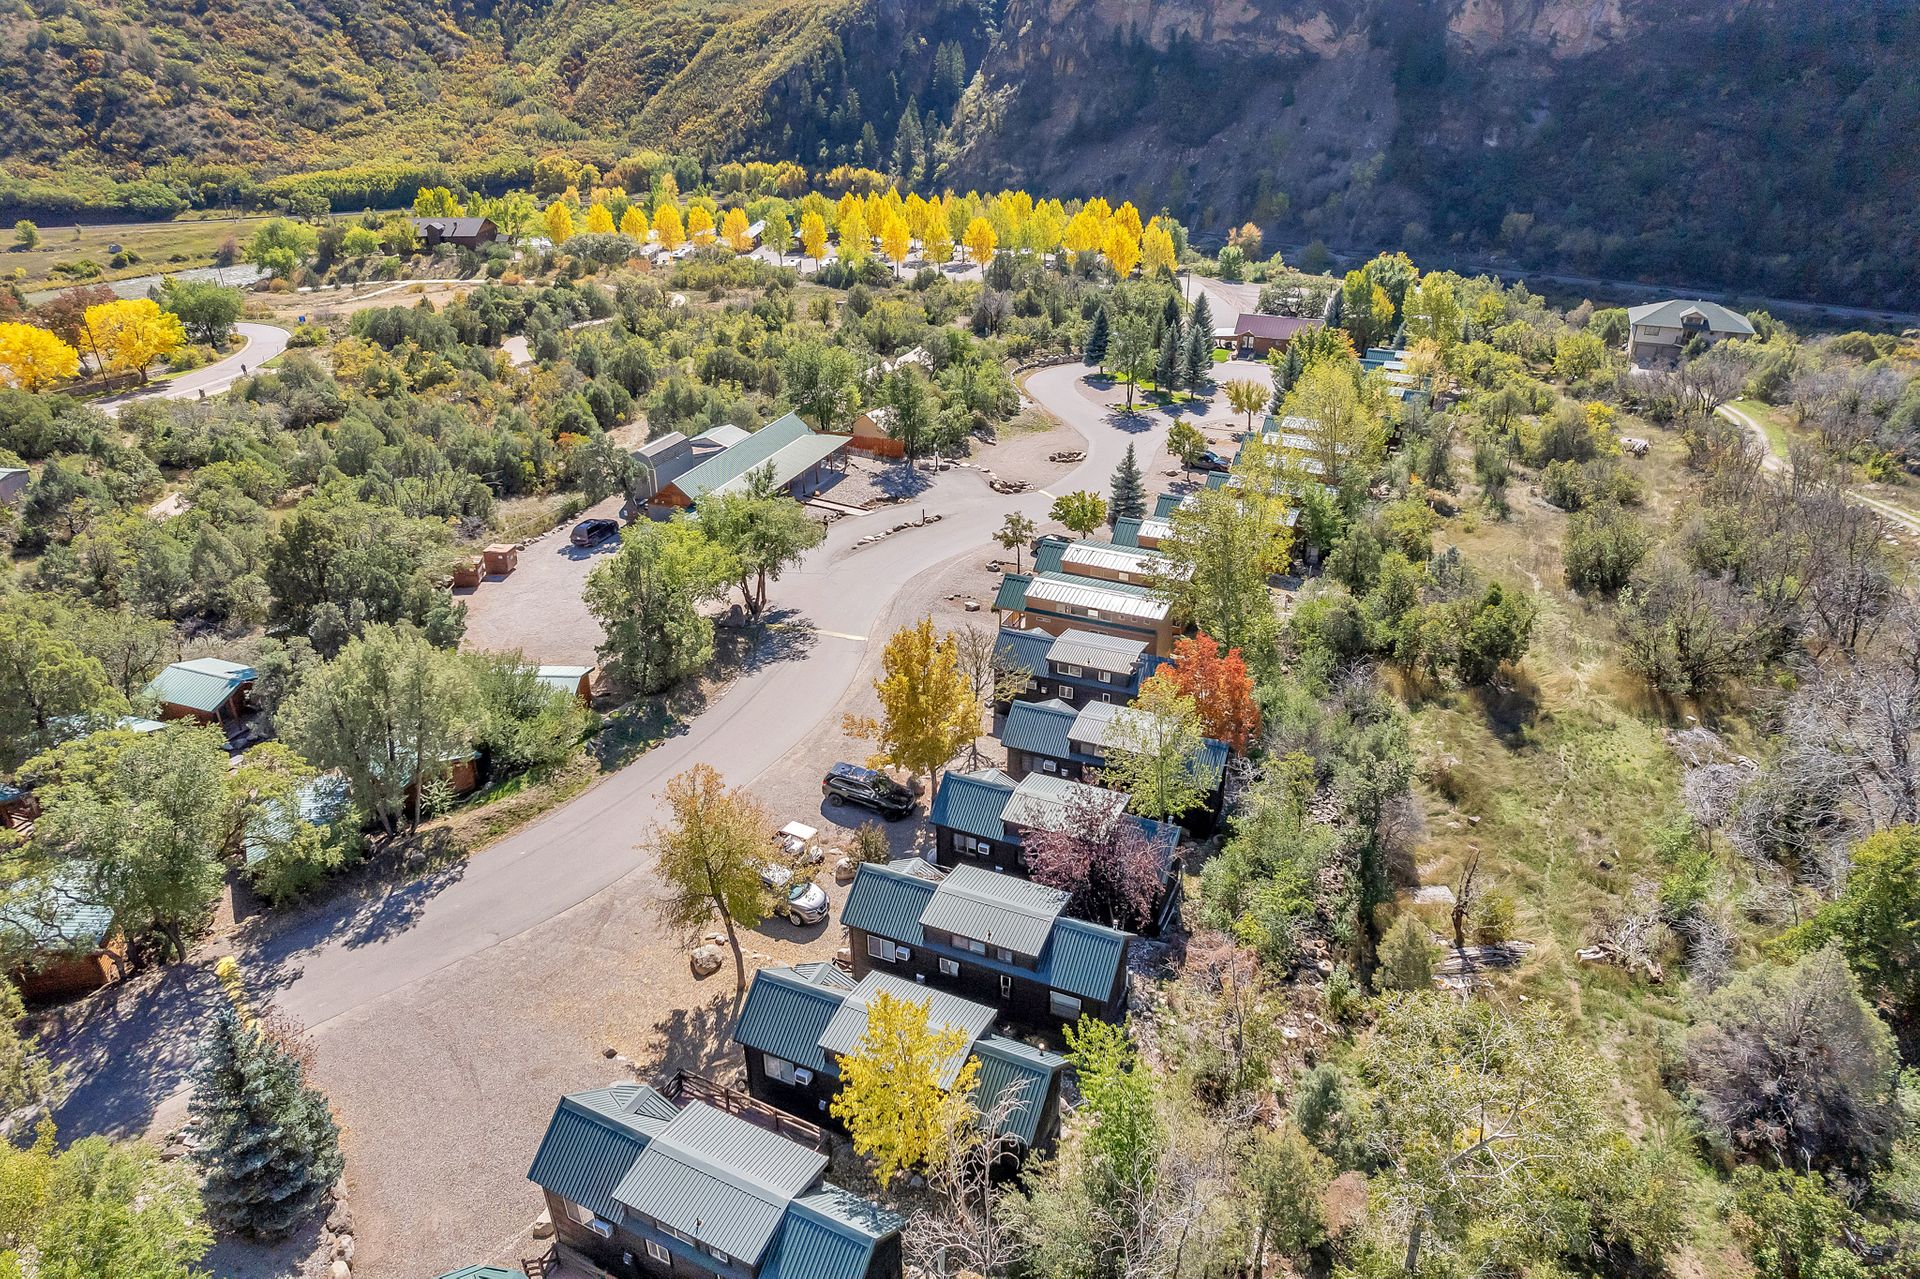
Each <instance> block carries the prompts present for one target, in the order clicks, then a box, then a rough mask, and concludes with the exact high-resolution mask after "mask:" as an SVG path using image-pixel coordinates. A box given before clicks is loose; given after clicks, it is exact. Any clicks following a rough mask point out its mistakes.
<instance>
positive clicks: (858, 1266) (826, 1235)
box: [760, 1182, 906, 1279]
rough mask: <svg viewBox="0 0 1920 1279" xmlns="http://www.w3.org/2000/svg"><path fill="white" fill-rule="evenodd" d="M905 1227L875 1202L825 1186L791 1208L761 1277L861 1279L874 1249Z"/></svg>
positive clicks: (827, 1184)
mask: <svg viewBox="0 0 1920 1279" xmlns="http://www.w3.org/2000/svg"><path fill="white" fill-rule="evenodd" d="M905 1224H906V1223H905V1222H904V1221H902V1220H901V1219H900V1218H899V1217H897V1216H895V1215H894V1214H893V1213H890V1212H888V1211H886V1210H885V1209H884V1208H881V1207H879V1206H878V1205H877V1204H874V1203H872V1202H871V1201H869V1200H866V1199H862V1198H861V1197H860V1196H858V1195H855V1194H851V1193H849V1192H847V1191H845V1190H842V1189H840V1187H838V1186H835V1185H833V1184H831V1183H829V1182H822V1183H821V1184H820V1187H819V1188H818V1189H817V1190H812V1191H809V1192H807V1193H806V1194H804V1195H801V1196H798V1197H797V1198H795V1199H794V1201H793V1203H792V1204H791V1205H789V1207H788V1209H787V1216H786V1221H785V1223H784V1224H783V1225H782V1227H781V1230H780V1235H779V1238H778V1239H776V1240H775V1241H774V1244H773V1247H772V1248H771V1249H770V1250H769V1252H768V1254H767V1261H766V1264H765V1265H764V1266H762V1267H761V1270H760V1279H859V1277H860V1276H862V1275H864V1274H866V1272H867V1266H868V1263H869V1259H870V1258H871V1257H872V1256H873V1248H874V1245H875V1244H877V1243H879V1242H880V1240H882V1239H885V1238H886V1237H887V1236H889V1235H893V1234H897V1233H899V1231H900V1229H901V1227H902V1226H904V1225H905Z"/></svg>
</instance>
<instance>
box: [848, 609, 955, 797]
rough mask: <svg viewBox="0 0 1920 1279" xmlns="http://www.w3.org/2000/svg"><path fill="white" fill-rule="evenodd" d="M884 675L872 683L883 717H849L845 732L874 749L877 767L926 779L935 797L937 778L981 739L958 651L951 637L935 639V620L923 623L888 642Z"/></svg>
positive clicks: (882, 665) (904, 629)
mask: <svg viewBox="0 0 1920 1279" xmlns="http://www.w3.org/2000/svg"><path fill="white" fill-rule="evenodd" d="M880 669H881V675H880V678H879V679H877V680H875V681H874V683H873V690H874V692H875V693H876V694H877V695H878V696H879V699H880V714H879V715H878V716H869V715H848V716H847V717H846V719H845V722H844V726H845V729H846V731H847V732H848V733H850V734H852V735H853V736H855V737H864V738H866V739H867V740H868V741H871V742H872V743H873V744H874V746H875V748H876V749H875V752H874V755H873V757H872V762H873V763H874V764H875V765H876V766H881V767H883V766H889V765H890V766H893V767H896V768H903V769H905V770H906V771H907V772H908V773H910V774H912V775H913V776H915V777H919V778H925V779H926V784H927V790H928V793H929V794H931V793H932V790H933V781H934V775H935V774H936V773H938V772H939V770H940V769H941V768H942V767H944V766H945V765H946V763H947V761H948V760H950V759H952V758H953V757H954V756H955V755H957V754H959V753H960V751H961V750H963V749H964V748H965V747H966V746H967V745H968V744H969V743H971V742H972V741H973V740H974V739H975V738H976V737H978V736H979V735H980V715H981V709H982V707H981V702H980V698H979V696H978V695H977V694H976V693H975V692H974V687H973V682H972V681H971V680H970V679H969V678H968V675H967V672H966V671H965V670H963V669H962V668H961V661H960V645H959V643H958V641H957V640H956V639H955V638H954V636H952V635H945V636H939V637H936V636H935V634H934V630H933V619H932V618H931V617H923V618H921V619H920V621H919V622H917V623H915V624H914V625H912V626H905V627H902V628H901V629H900V630H898V631H896V632H894V634H893V636H892V638H890V639H888V641H887V645H886V648H885V649H884V650H883V652H882V653H881V657H880Z"/></svg>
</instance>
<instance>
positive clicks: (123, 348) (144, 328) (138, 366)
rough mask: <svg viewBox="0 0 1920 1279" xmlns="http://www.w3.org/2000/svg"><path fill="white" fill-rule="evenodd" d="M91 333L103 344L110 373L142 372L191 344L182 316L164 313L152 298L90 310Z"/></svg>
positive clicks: (143, 375)
mask: <svg viewBox="0 0 1920 1279" xmlns="http://www.w3.org/2000/svg"><path fill="white" fill-rule="evenodd" d="M86 324H87V330H88V331H89V332H90V333H92V334H93V336H94V340H95V341H96V342H98V343H99V344H100V354H101V356H102V357H103V358H104V359H105V360H106V362H107V372H109V373H138V374H139V375H140V380H141V381H142V382H143V383H144V382H145V381H146V380H147V368H148V367H149V366H150V365H151V364H152V363H153V362H154V361H155V360H157V359H160V358H161V357H163V356H167V355H171V354H173V353H174V352H175V351H177V350H179V349H180V348H181V347H183V346H185V345H186V344H187V331H186V330H185V329H184V328H182V327H181V325H180V317H179V316H177V315H173V314H171V313H169V312H166V311H162V310H161V309H160V304H159V303H158V302H155V301H154V300H153V299H152V298H120V299H118V300H116V301H113V302H100V303H97V304H95V305H93V306H90V307H88V308H87V311H86Z"/></svg>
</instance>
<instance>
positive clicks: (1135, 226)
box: [1113, 200, 1141, 241]
mask: <svg viewBox="0 0 1920 1279" xmlns="http://www.w3.org/2000/svg"><path fill="white" fill-rule="evenodd" d="M1113 221H1114V222H1115V223H1116V224H1118V225H1120V226H1123V227H1125V228H1126V229H1127V234H1128V235H1131V236H1132V237H1133V238H1134V239H1135V240H1136V241H1137V240H1138V239H1139V238H1140V231H1141V226H1140V210H1138V209H1136V208H1134V207H1133V201H1131V200H1128V201H1127V202H1126V203H1125V204H1122V205H1121V206H1120V207H1119V208H1117V209H1115V210H1114V211H1113Z"/></svg>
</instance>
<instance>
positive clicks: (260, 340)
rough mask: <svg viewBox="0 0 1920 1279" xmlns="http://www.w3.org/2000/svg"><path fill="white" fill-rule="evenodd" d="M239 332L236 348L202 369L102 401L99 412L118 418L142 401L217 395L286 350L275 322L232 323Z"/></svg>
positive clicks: (285, 334) (283, 335)
mask: <svg viewBox="0 0 1920 1279" xmlns="http://www.w3.org/2000/svg"><path fill="white" fill-rule="evenodd" d="M233 331H234V332H235V333H237V334H239V335H240V349H239V350H237V351H235V352H234V353H233V354H232V355H229V356H227V357H226V358H225V359H221V360H216V361H214V362H213V363H212V364H209V365H207V366H206V367H205V368H199V369H194V370H193V371H192V372H190V373H182V374H181V375H180V376H178V377H172V378H168V379H167V380H166V381H164V382H156V383H154V384H153V385H152V386H150V387H147V388H146V389H145V390H141V391H134V392H131V393H130V394H127V395H119V396H115V397H114V398H113V399H111V400H103V401H102V402H101V404H100V411H101V412H102V413H105V414H106V415H107V416H108V417H118V416H119V414H120V410H122V409H124V408H126V407H127V405H129V404H138V403H139V402H140V401H142V400H191V399H197V398H204V396H208V395H219V394H220V393H221V392H222V391H225V390H227V389H228V388H229V387H231V386H232V385H233V384H234V383H235V382H238V381H239V380H240V379H241V378H243V377H248V376H251V375H252V374H254V373H258V372H259V371H260V366H261V365H263V364H265V363H266V362H267V361H268V360H271V359H272V358H273V357H274V356H276V355H278V354H280V353H281V352H282V351H284V350H286V349H287V338H288V337H289V336H290V335H289V334H288V332H287V331H286V330H285V329H283V328H281V327H279V326H278V325H275V324H253V323H241V324H236V325H234V326H233Z"/></svg>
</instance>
